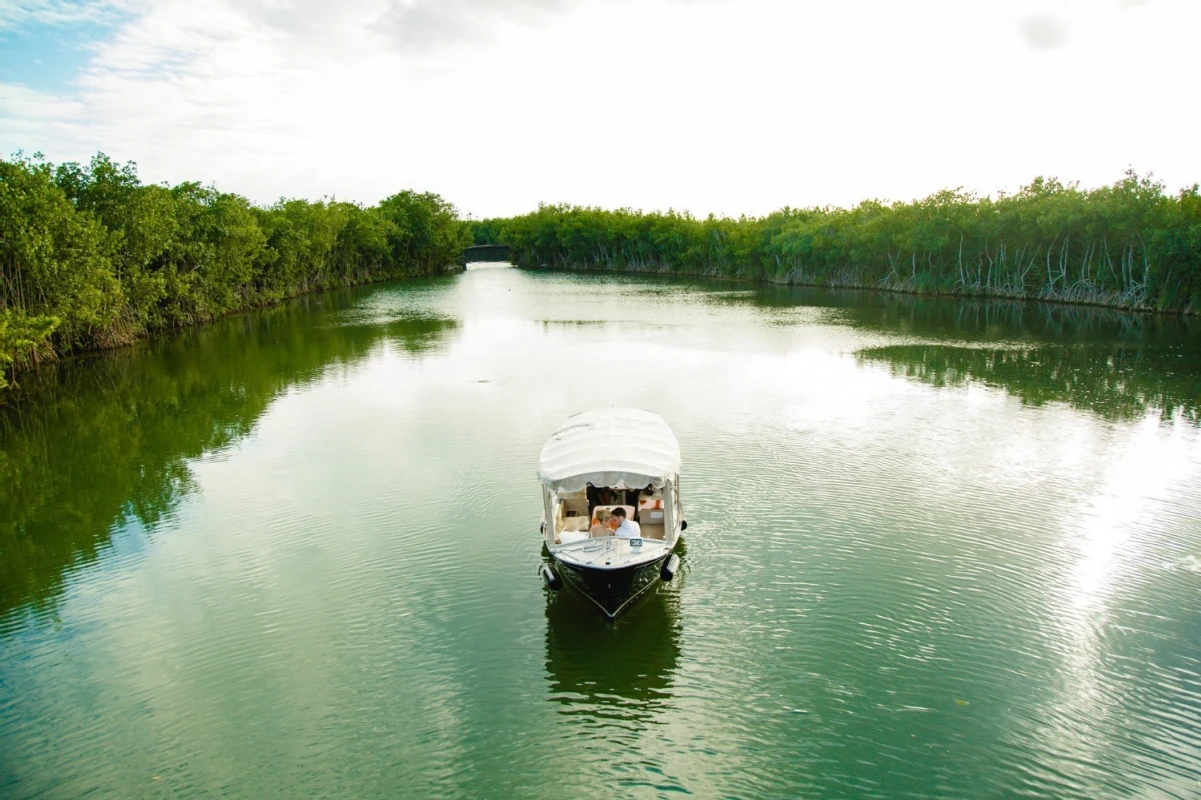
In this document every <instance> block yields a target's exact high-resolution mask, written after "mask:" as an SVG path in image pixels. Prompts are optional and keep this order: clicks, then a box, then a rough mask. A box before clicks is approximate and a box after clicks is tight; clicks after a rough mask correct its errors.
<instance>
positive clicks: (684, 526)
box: [680, 519, 688, 531]
mask: <svg viewBox="0 0 1201 800" xmlns="http://www.w3.org/2000/svg"><path fill="white" fill-rule="evenodd" d="M680 530H682V531H686V530H688V520H686V519H682V520H680Z"/></svg>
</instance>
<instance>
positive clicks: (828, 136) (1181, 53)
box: [0, 0, 1201, 216]
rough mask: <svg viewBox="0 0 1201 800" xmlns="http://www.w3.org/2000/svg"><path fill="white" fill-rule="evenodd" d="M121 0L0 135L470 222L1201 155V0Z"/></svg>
mask: <svg viewBox="0 0 1201 800" xmlns="http://www.w3.org/2000/svg"><path fill="white" fill-rule="evenodd" d="M123 8H124V9H125V10H124V12H123V13H126V14H127V15H128V18H127V21H126V22H124V23H123V24H121V25H120V26H119V28H118V29H117V32H116V33H115V35H114V36H113V37H112V38H111V39H110V40H109V41H107V42H105V43H104V44H103V45H102V46H100V47H99V48H98V49H97V51H96V54H95V57H94V59H93V60H92V62H91V63H90V64H89V66H88V67H87V69H86V70H85V71H84V72H83V73H82V74H81V75H80V76H79V78H78V79H77V82H76V85H75V87H74V89H73V90H72V92H70V93H69V94H68V95H66V96H51V95H46V94H40V93H37V92H32V91H30V90H27V89H23V88H21V87H16V86H12V85H3V84H0V150H3V151H12V150H16V149H19V148H20V149H24V150H26V151H27V152H30V151H33V150H38V149H41V150H44V151H45V152H46V153H47V155H48V156H49V157H51V158H52V159H55V160H66V159H83V158H87V157H88V156H89V155H90V154H91V153H93V152H95V151H97V150H104V151H106V152H108V153H110V154H111V155H112V156H113V157H115V158H118V159H121V160H124V159H134V160H136V161H138V162H139V164H140V166H141V170H142V175H143V177H144V178H145V179H147V180H154V181H158V180H167V181H171V182H175V181H180V180H192V179H195V180H203V181H208V180H213V181H215V182H216V183H217V185H218V186H220V187H221V188H224V189H227V190H231V191H239V192H242V193H245V194H247V195H249V196H251V197H252V198H253V199H255V200H258V201H264V202H266V201H270V200H272V199H274V198H276V197H278V196H280V195H290V196H292V195H299V196H308V197H317V196H320V195H322V194H337V195H338V196H341V197H348V198H353V199H358V200H362V201H364V202H374V201H376V200H378V199H380V198H381V197H383V196H386V195H387V194H390V193H392V192H394V191H396V190H398V189H401V188H406V187H412V188H417V189H429V190H433V191H438V192H440V193H442V194H443V195H444V196H446V197H447V198H448V199H450V200H452V201H453V202H455V203H457V204H458V205H459V206H460V208H461V209H463V210H464V211H467V212H471V213H474V214H476V215H477V216H482V215H489V214H510V213H517V212H521V211H524V210H527V209H530V208H532V207H534V206H535V205H536V204H537V202H539V201H541V200H545V201H551V202H556V201H570V202H581V203H595V204H601V205H606V206H620V205H630V206H636V207H644V208H666V207H668V206H673V207H676V208H689V209H692V210H693V211H695V212H698V213H707V212H709V211H717V212H726V213H734V214H737V213H740V212H744V211H745V212H751V213H763V212H766V211H769V210H771V209H772V208H775V207H778V206H781V205H784V204H792V205H798V204H810V203H827V202H833V203H852V202H855V201H857V200H860V199H863V198H865V197H872V196H883V197H890V198H908V197H912V196H917V195H923V194H926V193H928V192H931V191H934V190H936V189H938V188H941V187H943V186H960V185H963V186H967V187H969V188H972V189H976V190H980V191H984V192H989V191H993V190H995V189H997V188H1002V187H1004V188H1011V189H1012V188H1016V186H1018V185H1019V184H1021V183H1022V182H1024V181H1027V180H1029V179H1030V178H1031V177H1033V176H1034V175H1036V174H1057V175H1059V176H1060V177H1063V178H1065V179H1079V180H1081V181H1083V182H1084V183H1085V184H1098V183H1106V182H1110V181H1112V180H1114V179H1116V178H1117V177H1118V176H1119V175H1120V174H1121V171H1122V170H1123V169H1124V168H1125V167H1126V166H1127V165H1130V164H1133V165H1134V166H1135V167H1136V168H1138V169H1141V170H1150V169H1154V170H1155V171H1156V172H1157V173H1158V174H1159V175H1160V176H1161V177H1162V178H1164V179H1166V180H1167V181H1168V183H1169V184H1173V185H1181V184H1185V183H1192V182H1193V181H1195V180H1198V178H1199V177H1201V162H1199V158H1198V156H1197V155H1196V150H1195V147H1194V146H1193V143H1192V142H1191V141H1190V137H1189V136H1188V134H1187V132H1188V131H1189V130H1191V128H1192V124H1193V123H1192V122H1191V121H1190V120H1187V119H1186V118H1185V117H1186V116H1187V115H1188V114H1189V113H1191V111H1190V109H1189V105H1188V103H1185V102H1182V101H1181V97H1182V93H1183V92H1186V91H1187V87H1186V85H1185V81H1186V80H1187V77H1186V76H1187V75H1189V74H1190V71H1191V65H1190V64H1189V63H1188V61H1189V59H1188V55H1187V54H1188V53H1189V52H1190V48H1191V44H1190V42H1189V31H1192V30H1196V29H1197V27H1198V22H1201V9H1198V7H1197V5H1196V4H1195V3H1192V2H1189V0H1176V1H1175V2H1170V1H1169V0H1160V2H1157V3H1155V4H1152V5H1150V6H1148V7H1145V8H1141V9H1138V10H1137V11H1126V10H1122V9H1121V8H1119V6H1118V4H1117V2H1116V0H1115V1H1114V2H1109V3H1089V4H1073V3H1071V2H1066V1H1065V2H1063V3H1060V4H1058V5H1052V6H1048V5H1047V4H1046V3H1036V2H1034V0H1014V2H1003V0H982V1H981V2H979V3H972V4H965V3H962V2H955V0H914V2H911V3H907V4H904V5H901V4H896V3H888V2H879V3H874V2H869V1H868V0H849V2H845V3H839V4H830V3H803V2H785V1H784V0H741V2H737V3H734V2H695V1H694V2H682V1H681V0H675V1H673V0H638V2H634V0H475V2H469V1H468V0H443V2H434V0H413V2H408V3H397V2H393V1H392V0H342V1H341V2H339V3H337V4H330V3H326V2H318V0H294V1H293V2H280V1H279V0H243V1H242V2H237V0H211V1H210V2H206V3H203V4H202V3H198V2H195V0H192V2H186V1H185V0H160V1H158V2H148V3H147V4H146V5H145V6H139V7H137V8H136V9H135V8H134V7H133V6H124V7H123ZM1048 8H1049V10H1048ZM1040 13H1042V14H1052V15H1054V18H1055V19H1059V20H1062V21H1063V22H1064V25H1065V26H1066V25H1070V26H1071V35H1070V37H1068V38H1067V39H1066V41H1063V42H1062V45H1061V46H1059V47H1057V48H1054V49H1051V50H1045V51H1042V52H1031V50H1030V47H1029V46H1028V45H1027V43H1026V41H1025V40H1024V39H1023V38H1022V37H1021V36H1020V35H1017V33H1016V31H1018V30H1019V26H1020V25H1021V24H1022V22H1023V20H1029V19H1030V18H1031V17H1034V16H1036V15H1037V14H1040ZM1148 109H1154V114H1153V115H1151V114H1148V113H1147V110H1148Z"/></svg>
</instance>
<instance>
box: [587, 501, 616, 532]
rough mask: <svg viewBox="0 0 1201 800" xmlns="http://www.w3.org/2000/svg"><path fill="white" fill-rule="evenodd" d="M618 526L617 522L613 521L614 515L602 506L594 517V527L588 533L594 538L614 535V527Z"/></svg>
mask: <svg viewBox="0 0 1201 800" xmlns="http://www.w3.org/2000/svg"><path fill="white" fill-rule="evenodd" d="M616 527H617V523H615V522H614V521H613V515H612V514H610V513H609V512H608V511H606V510H604V509H603V508H602V509H600V510H599V511H597V512H596V516H595V517H593V518H592V527H591V528H590V529H589V530H588V535H589V536H591V537H592V538H593V539H600V538H603V537H605V536H612V535H613V529H614V528H616Z"/></svg>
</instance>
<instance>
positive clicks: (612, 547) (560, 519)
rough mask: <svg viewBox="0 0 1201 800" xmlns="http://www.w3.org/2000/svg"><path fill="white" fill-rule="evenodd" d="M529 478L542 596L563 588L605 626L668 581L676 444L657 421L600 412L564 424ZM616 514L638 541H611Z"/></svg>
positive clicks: (672, 564) (678, 527)
mask: <svg viewBox="0 0 1201 800" xmlns="http://www.w3.org/2000/svg"><path fill="white" fill-rule="evenodd" d="M538 479H539V480H540V481H541V483H542V526H541V532H542V537H543V543H544V544H545V545H546V549H547V551H548V552H549V554H550V559H551V563H549V564H546V563H544V564H543V565H542V568H541V574H542V579H543V581H544V582H545V583H546V585H547V587H548V588H550V589H552V590H555V591H558V590H559V589H560V588H562V586H563V585H564V583H569V584H571V585H572V587H573V588H574V589H576V590H578V591H579V592H581V593H582V594H583V595H584V596H585V597H587V598H588V599H589V600H591V601H592V602H593V603H595V604H596V605H597V606H598V607H599V608H600V609H601V611H603V612H604V613H605V614H606V615H607V616H608V617H609V618H610V619H614V618H616V617H617V615H618V614H619V613H620V612H621V611H622V609H624V608H626V607H627V606H628V605H629V604H630V603H631V602H633V601H634V599H635V598H637V597H638V596H639V595H641V594H642V593H643V592H645V591H646V590H648V589H650V588H651V587H652V586H654V585H655V583H656V582H657V581H659V580H664V581H670V580H672V578H673V577H674V576H675V575H676V573H677V572H678V570H679V566H680V559H679V556H678V555H676V554H675V553H673V552H672V551H673V550H674V549H675V546H676V543H677V542H679V540H680V534H681V533H682V532H683V531H684V530H685V529H686V528H687V527H688V522H687V521H686V520H685V519H684V509H683V506H682V505H681V504H680V496H679V492H678V488H679V484H680V444H679V442H678V441H676V437H675V434H674V433H672V431H671V428H670V427H668V425H667V423H666V422H665V421H664V420H663V418H662V417H661V416H659V415H658V414H655V413H653V412H651V411H644V410H642V409H639V408H604V409H595V410H592V411H584V412H582V413H579V414H576V415H575V416H572V417H568V419H567V420H566V421H565V422H564V423H563V425H562V426H561V427H560V428H559V429H558V430H557V431H555V433H554V435H552V436H551V437H550V439H549V440H547V442H546V444H545V445H544V446H543V448H542V455H541V457H540V458H539V460H538ZM618 508H620V509H621V510H622V512H624V515H625V518H626V519H632V520H634V521H636V522H637V523H638V525H639V526H640V528H641V535H640V536H634V537H624V536H618V535H616V534H615V533H614V531H613V529H612V527H613V526H612V522H611V521H612V519H613V518H614V517H617V516H619V514H615V512H616V511H617V509H618Z"/></svg>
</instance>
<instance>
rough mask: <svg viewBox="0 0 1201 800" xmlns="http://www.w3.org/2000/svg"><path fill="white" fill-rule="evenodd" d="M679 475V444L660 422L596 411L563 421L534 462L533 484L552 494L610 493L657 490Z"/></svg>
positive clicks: (645, 414)
mask: <svg viewBox="0 0 1201 800" xmlns="http://www.w3.org/2000/svg"><path fill="white" fill-rule="evenodd" d="M679 473H680V443H679V442H677V441H676V436H675V434H674V433H672V432H671V428H669V427H667V423H666V422H664V421H663V417H661V416H659V415H658V414H655V413H652V412H650V411H643V410H642V409H640V408H601V409H596V410H593V411H584V412H582V413H579V414H576V415H575V416H572V417H568V418H567V420H566V422H564V423H563V427H561V428H559V430H558V431H556V432H555V435H554V436H552V437H550V440H549V441H547V443H546V444H545V445H544V446H543V448H542V457H541V458H540V459H539V460H538V478H539V479H540V480H541V481H542V484H543V485H544V486H546V487H547V488H548V489H550V490H551V491H553V492H556V493H562V492H578V491H581V490H583V489H584V488H585V487H586V486H587V485H588V484H589V483H591V484H592V485H593V486H609V487H612V488H615V489H641V488H642V487H644V486H646V485H647V484H651V485H653V486H654V487H655V488H656V489H661V488H662V487H663V485H664V484H665V483H668V482H670V481H673V480H675V479H676V476H677V475H679Z"/></svg>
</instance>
